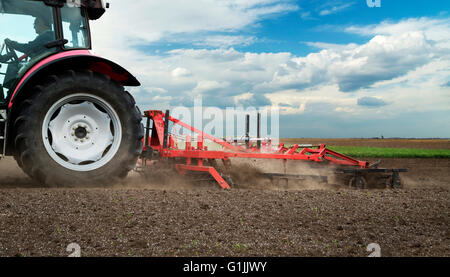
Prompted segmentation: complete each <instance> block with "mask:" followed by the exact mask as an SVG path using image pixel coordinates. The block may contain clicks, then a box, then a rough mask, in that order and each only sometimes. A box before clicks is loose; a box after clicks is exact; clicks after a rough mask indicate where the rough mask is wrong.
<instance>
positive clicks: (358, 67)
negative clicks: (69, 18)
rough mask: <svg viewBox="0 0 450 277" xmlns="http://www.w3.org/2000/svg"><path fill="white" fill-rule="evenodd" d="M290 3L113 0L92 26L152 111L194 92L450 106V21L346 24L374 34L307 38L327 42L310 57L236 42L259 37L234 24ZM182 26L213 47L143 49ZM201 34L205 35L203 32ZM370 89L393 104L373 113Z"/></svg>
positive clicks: (355, 110)
mask: <svg viewBox="0 0 450 277" xmlns="http://www.w3.org/2000/svg"><path fill="white" fill-rule="evenodd" d="M144 2H145V3H147V4H149V3H150V4H149V6H148V7H147V6H144ZM230 3H231V4H230ZM289 3H290V2H289V1H282V2H279V1H275V0H252V1H244V0H242V1H237V0H236V1H212V0H211V1H206V0H202V1H195V2H191V3H187V2H184V1H175V0H173V1H167V2H158V4H155V3H154V2H153V1H151V2H149V1H136V3H135V4H133V5H129V4H127V3H125V2H123V1H122V2H118V1H112V8H111V9H110V10H109V11H108V12H107V14H106V15H105V19H106V20H103V19H102V20H101V21H99V22H96V23H95V24H93V34H94V38H95V39H94V45H95V46H96V49H98V52H99V54H102V55H104V56H106V57H109V58H111V59H113V60H116V61H118V62H119V63H120V64H122V65H124V66H125V67H126V68H128V69H130V71H131V72H132V73H135V74H136V75H137V77H138V79H139V80H140V81H141V82H142V84H143V86H142V88H140V89H134V90H133V91H134V93H135V96H136V99H137V102H138V104H139V105H141V106H142V108H143V109H145V108H162V106H163V105H172V106H176V105H180V104H183V105H191V104H192V100H193V99H192V97H193V96H195V95H202V96H203V98H204V99H203V103H204V104H205V105H214V106H219V107H225V106H234V105H236V103H239V104H246V105H256V106H267V105H273V106H278V107H280V109H281V111H282V113H283V114H300V113H303V114H316V113H321V114H327V115H330V116H335V117H346V116H347V117H348V118H354V117H355V116H357V117H358V118H360V119H364V118H366V119H372V118H373V117H374V116H376V117H378V118H392V117H393V116H395V115H396V114H398V113H401V112H406V111H407V112H415V111H430V110H441V111H442V110H446V109H447V110H448V107H450V97H449V87H448V86H443V84H447V83H448V82H449V79H448V76H450V20H449V19H431V18H418V19H406V20H401V21H398V22H382V23H380V24H377V25H370V26H353V27H348V28H346V29H345V31H346V32H349V33H356V34H359V35H363V36H367V37H368V41H367V42H366V43H364V44H346V45H341V44H333V43H323V42H307V44H308V45H310V46H314V47H317V48H319V49H318V50H317V52H314V53H311V54H309V55H307V56H305V57H299V56H295V55H293V54H291V53H288V52H285V53H251V52H240V51H237V50H235V49H233V48H232V46H233V45H245V44H246V43H247V44H250V43H253V42H254V41H255V40H257V38H254V37H248V36H242V35H239V34H237V35H236V34H235V33H232V31H233V30H240V29H242V28H247V27H249V26H253V25H254V24H256V23H258V22H259V20H261V18H264V17H266V16H273V15H274V14H275V15H276V14H279V13H282V12H286V11H290V10H294V9H296V7H295V6H293V5H291V4H289ZM188 6H189V7H188ZM190 6H192V7H190ZM172 9H173V11H172ZM193 9H195V11H193ZM142 11H145V13H144V12H142ZM168 15H170V16H168ZM123 18H130V20H129V22H127V24H123V25H122V24H117V23H116V22H120V20H121V19H123ZM131 19H132V20H131ZM213 31H217V32H216V33H214V32H213ZM204 32H206V33H204ZM227 32H229V34H227ZM224 33H225V34H224ZM173 34H179V35H180V36H184V35H186V34H192V37H193V40H192V41H193V43H194V44H196V46H205V47H212V48H213V49H175V50H172V51H168V52H164V51H161V53H151V52H146V51H145V50H142V49H145V47H144V48H142V47H140V48H136V47H134V46H135V45H136V44H141V45H147V44H148V43H150V42H155V41H168V40H167V38H168V37H169V38H170V36H171V35H173ZM202 34H204V37H205V39H204V40H199V37H200V36H202ZM177 36H178V35H177ZM187 38H189V36H188V37H184V38H183V39H184V41H188V39H187ZM169 41H170V39H169ZM214 48H216V49H214ZM138 49H141V50H138ZM343 91H344V92H349V93H342V92H343ZM149 95H150V96H149ZM363 97H377V98H379V99H383V100H384V101H385V102H386V103H389V105H385V106H380V107H378V108H377V111H376V112H375V111H373V109H372V112H369V113H368V112H367V109H368V108H367V107H365V106H358V105H357V101H358V99H360V98H363ZM164 107H165V106H164Z"/></svg>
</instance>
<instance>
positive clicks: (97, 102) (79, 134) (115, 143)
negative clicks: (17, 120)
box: [42, 93, 122, 171]
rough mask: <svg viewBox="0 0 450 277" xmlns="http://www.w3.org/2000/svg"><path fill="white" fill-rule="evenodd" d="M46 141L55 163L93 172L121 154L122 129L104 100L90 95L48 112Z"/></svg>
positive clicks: (73, 98)
mask: <svg viewBox="0 0 450 277" xmlns="http://www.w3.org/2000/svg"><path fill="white" fill-rule="evenodd" d="M42 139H43V141H44V146H45V149H46V150H47V153H48V154H49V155H50V157H52V159H53V160H54V161H55V162H57V163H58V164H60V165H61V166H63V167H65V168H67V169H70V170H74V171H92V170H95V169H98V168H100V167H102V166H104V165H105V164H106V163H108V162H109V161H110V160H111V159H112V158H113V157H114V156H115V154H116V153H117V151H118V150H119V146H120V142H121V140H122V125H121V123H120V119H119V117H118V116H117V113H116V112H115V111H114V109H113V108H112V107H111V105H109V104H108V103H107V102H106V101H105V100H103V99H102V98H100V97H98V96H95V95H92V94H86V93H79V94H73V95H69V96H67V97H64V98H62V99H60V100H59V101H58V102H56V103H55V104H54V105H53V106H52V107H51V108H50V109H49V111H48V112H47V114H46V115H45V118H44V122H43V125H42Z"/></svg>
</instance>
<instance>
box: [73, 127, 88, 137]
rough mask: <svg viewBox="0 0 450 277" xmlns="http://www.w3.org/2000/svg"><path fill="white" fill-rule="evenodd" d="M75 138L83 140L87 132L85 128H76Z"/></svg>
mask: <svg viewBox="0 0 450 277" xmlns="http://www.w3.org/2000/svg"><path fill="white" fill-rule="evenodd" d="M75 136H76V137H77V138H79V139H84V138H85V137H86V136H87V130H86V128H85V127H78V128H77V129H76V130H75Z"/></svg>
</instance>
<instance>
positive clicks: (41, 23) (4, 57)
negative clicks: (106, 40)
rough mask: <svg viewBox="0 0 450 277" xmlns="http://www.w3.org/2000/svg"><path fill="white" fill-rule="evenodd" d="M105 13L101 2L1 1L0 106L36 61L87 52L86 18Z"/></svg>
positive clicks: (87, 20)
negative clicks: (76, 50) (80, 50)
mask: <svg viewBox="0 0 450 277" xmlns="http://www.w3.org/2000/svg"><path fill="white" fill-rule="evenodd" d="M104 11H105V9H104V8H103V5H102V2H101V1H100V0H97V1H92V0H91V1H89V0H0V46H1V48H0V50H1V51H0V105H2V104H5V103H6V102H7V100H8V99H9V97H10V96H11V93H12V91H13V89H14V88H15V87H16V86H17V85H18V82H19V81H20V80H21V78H22V77H23V76H24V74H25V73H26V72H27V71H28V70H29V69H30V68H31V67H33V66H34V65H35V64H37V63H38V62H39V61H41V60H43V59H45V58H47V57H49V56H51V55H53V54H55V53H57V52H62V51H67V50H74V49H90V48H91V43H90V32H89V19H97V18H99V17H100V16H101V15H102V14H103V13H104Z"/></svg>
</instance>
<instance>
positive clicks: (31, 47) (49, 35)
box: [0, 18, 55, 62]
mask: <svg viewBox="0 0 450 277" xmlns="http://www.w3.org/2000/svg"><path fill="white" fill-rule="evenodd" d="M34 30H35V31H36V33H37V34H38V36H37V37H36V38H35V39H34V40H33V41H30V42H28V43H19V42H16V41H12V40H10V39H9V38H7V39H5V44H6V45H7V46H8V47H10V48H12V49H14V50H17V51H19V52H22V53H24V54H26V55H27V56H28V57H30V58H31V59H32V58H34V57H36V56H38V55H40V54H41V53H43V52H45V51H46V50H47V48H46V46H45V45H46V44H47V43H49V42H51V41H53V40H55V35H54V32H53V31H52V26H51V23H50V22H49V21H47V20H45V19H43V18H36V20H35V21H34ZM11 58H12V56H11V53H10V54H6V55H3V56H0V62H7V61H8V60H10V59H11Z"/></svg>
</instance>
